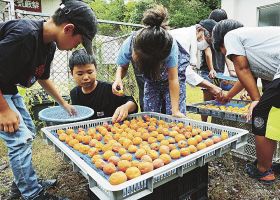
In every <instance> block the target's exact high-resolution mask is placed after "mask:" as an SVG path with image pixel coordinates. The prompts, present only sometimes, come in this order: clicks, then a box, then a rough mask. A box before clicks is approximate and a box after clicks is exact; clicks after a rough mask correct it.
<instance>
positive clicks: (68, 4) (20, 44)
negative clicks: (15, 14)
mask: <svg viewBox="0 0 280 200" xmlns="http://www.w3.org/2000/svg"><path fill="white" fill-rule="evenodd" d="M96 26H97V21H96V17H95V15H94V13H93V11H92V9H91V8H90V7H89V6H88V5H87V4H85V3H83V2H81V1H74V0H64V1H62V4H61V5H60V7H59V8H58V9H57V10H56V12H55V14H54V15H53V16H52V17H51V18H50V19H49V20H47V21H36V20H25V19H21V20H11V21H7V22H3V23H0V138H1V139H3V140H4V141H5V142H6V145H7V147H8V150H9V159H10V165H11V168H12V171H13V175H14V183H13V184H12V188H11V192H10V197H9V198H10V199H18V198H20V197H21V196H22V197H23V199H27V200H29V199H61V198H59V197H54V196H53V195H50V194H48V193H46V192H45V189H46V188H47V187H49V186H50V185H52V184H53V183H54V182H55V181H38V179H37V175H36V173H35V171H34V169H33V166H32V161H31V160H32V153H31V142H32V140H33V138H34V136H35V127H34V124H33V122H32V119H31V117H30V114H29V113H28V111H27V109H26V106H25V105H24V101H23V98H22V97H21V96H20V95H19V94H18V90H17V86H18V85H21V86H24V87H30V86H31V85H33V84H34V83H35V82H36V81H37V80H38V82H39V84H40V85H41V86H42V87H43V88H44V89H45V90H46V91H47V92H48V93H49V94H50V95H51V96H52V97H53V98H54V99H55V100H56V101H57V102H58V103H59V104H60V105H61V106H63V107H64V108H65V110H67V111H68V112H69V114H74V113H75V109H74V107H73V106H72V105H69V104H68V103H67V102H66V101H64V100H63V98H62V97H61V96H60V94H59V93H58V91H57V90H56V89H55V86H54V84H53V83H52V81H51V80H49V77H50V66H51V62H52V60H53V57H54V53H55V50H56V46H57V48H58V49H60V50H71V49H73V48H75V47H77V46H78V45H79V44H80V43H83V45H84V46H85V48H86V49H87V52H88V53H89V54H92V42H91V41H92V39H93V37H94V36H95V34H96V30H97V28H96Z"/></svg>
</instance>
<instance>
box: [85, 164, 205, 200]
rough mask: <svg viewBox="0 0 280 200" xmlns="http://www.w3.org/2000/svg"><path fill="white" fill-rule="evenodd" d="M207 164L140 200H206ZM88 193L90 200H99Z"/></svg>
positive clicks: (156, 189) (90, 192) (158, 188)
mask: <svg viewBox="0 0 280 200" xmlns="http://www.w3.org/2000/svg"><path fill="white" fill-rule="evenodd" d="M207 190H208V164H205V165H204V166H202V167H198V168H195V169H194V170H192V171H190V172H188V173H186V174H184V176H183V177H178V178H176V179H174V180H172V181H169V182H167V183H165V184H163V185H161V186H159V187H157V188H155V189H154V190H153V193H152V194H149V195H147V196H145V197H143V198H141V200H185V199H186V200H205V199H208V192H207ZM88 191H89V197H90V199H91V200H99V198H98V197H96V195H95V194H94V193H93V192H92V191H90V190H88Z"/></svg>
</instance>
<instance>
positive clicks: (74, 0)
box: [52, 0, 97, 55]
mask: <svg viewBox="0 0 280 200" xmlns="http://www.w3.org/2000/svg"><path fill="white" fill-rule="evenodd" d="M52 19H53V21H54V23H55V24H56V25H61V24H64V23H65V24H66V26H65V27H64V29H65V30H64V32H67V31H71V33H72V35H80V36H81V40H79V43H80V42H82V44H83V46H84V47H85V49H86V51H87V53H88V54H91V55H92V54H93V52H92V39H93V38H94V36H95V34H96V32H97V20H96V17H95V14H94V12H93V10H92V9H91V8H90V7H89V6H88V5H87V4H86V3H84V2H82V1H78V0H62V3H61V4H60V7H59V8H58V9H57V10H56V11H55V13H54V15H53V16H52ZM77 40H78V39H77ZM57 43H59V42H57ZM59 45H60V44H58V47H59ZM72 48H73V47H72Z"/></svg>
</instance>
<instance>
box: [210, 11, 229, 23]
mask: <svg viewBox="0 0 280 200" xmlns="http://www.w3.org/2000/svg"><path fill="white" fill-rule="evenodd" d="M227 18H228V16H227V13H226V11H225V10H224V9H221V8H217V9H215V10H213V11H212V12H211V13H210V15H209V17H208V19H213V20H215V21H216V22H219V21H222V20H224V19H227Z"/></svg>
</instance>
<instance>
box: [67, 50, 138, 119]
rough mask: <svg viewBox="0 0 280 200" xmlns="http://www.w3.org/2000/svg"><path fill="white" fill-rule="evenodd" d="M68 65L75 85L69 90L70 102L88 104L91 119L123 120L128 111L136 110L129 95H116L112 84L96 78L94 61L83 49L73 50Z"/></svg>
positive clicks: (133, 101)
mask: <svg viewBox="0 0 280 200" xmlns="http://www.w3.org/2000/svg"><path fill="white" fill-rule="evenodd" d="M69 67H70V70H71V73H72V75H73V78H74V80H75V82H76V83H77V85H78V86H77V87H75V88H73V89H72V90H71V92H70V96H71V101H72V104H76V105H83V106H88V107H90V108H92V109H93V110H94V115H93V117H92V118H93V119H98V118H104V117H112V116H113V119H112V121H113V122H119V121H123V120H124V119H125V118H126V117H127V115H128V114H129V113H133V112H137V110H138V109H137V104H136V103H135V100H134V99H133V97H131V96H117V95H114V94H113V92H112V85H111V84H109V83H106V82H101V81H97V80H96V73H97V72H96V62H95V58H94V56H92V55H88V54H87V53H86V51H85V50H84V49H79V50H76V51H74V52H73V54H72V55H71V57H70V59H69Z"/></svg>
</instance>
